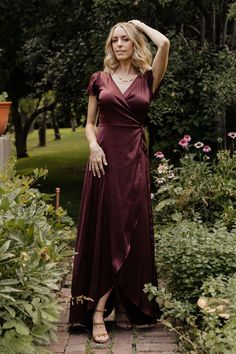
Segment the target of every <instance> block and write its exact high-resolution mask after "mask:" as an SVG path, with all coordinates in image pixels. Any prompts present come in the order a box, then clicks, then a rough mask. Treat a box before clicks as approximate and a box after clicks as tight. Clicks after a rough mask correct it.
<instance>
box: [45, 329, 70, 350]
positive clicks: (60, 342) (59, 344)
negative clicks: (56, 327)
mask: <svg viewBox="0 0 236 354" xmlns="http://www.w3.org/2000/svg"><path fill="white" fill-rule="evenodd" d="M68 339H69V333H68V332H61V333H60V335H59V334H57V341H56V342H52V343H51V345H50V346H49V347H48V350H50V351H52V352H53V353H64V349H65V347H66V345H67V342H68Z"/></svg>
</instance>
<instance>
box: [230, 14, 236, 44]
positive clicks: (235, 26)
mask: <svg viewBox="0 0 236 354" xmlns="http://www.w3.org/2000/svg"><path fill="white" fill-rule="evenodd" d="M231 44H232V49H234V48H235V47H236V20H234V24H233V34H232V43H231Z"/></svg>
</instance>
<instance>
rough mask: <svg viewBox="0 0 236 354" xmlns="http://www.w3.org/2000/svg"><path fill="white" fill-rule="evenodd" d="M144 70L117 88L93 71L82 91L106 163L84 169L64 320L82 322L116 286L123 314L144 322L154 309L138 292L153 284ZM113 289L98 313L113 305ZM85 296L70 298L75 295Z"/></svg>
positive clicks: (148, 78)
mask: <svg viewBox="0 0 236 354" xmlns="http://www.w3.org/2000/svg"><path fill="white" fill-rule="evenodd" d="M152 80H153V76H152V71H151V70H148V71H146V72H145V73H144V74H139V75H138V76H137V77H136V78H135V79H134V81H133V82H132V83H131V84H130V86H129V87H128V89H127V90H126V91H125V93H124V94H122V93H121V91H120V90H119V88H118V86H117V85H116V84H115V82H114V81H113V79H112V76H111V75H110V74H108V73H106V72H96V73H94V74H93V75H92V76H91V78H90V82H89V86H88V89H87V91H88V94H89V95H94V96H96V97H97V100H98V107H99V117H98V133H97V141H98V144H99V145H100V146H101V148H102V149H103V150H104V152H105V155H106V159H107V162H108V166H105V175H104V176H103V175H102V176H101V178H98V177H94V176H93V175H92V172H90V171H89V170H88V166H87V169H86V171H85V178H84V186H83V192H82V198H81V209H80V216H79V223H78V236H77V242H76V255H75V258H74V269H73V280H72V300H71V306H70V319H69V322H70V323H71V324H78V323H80V324H85V325H86V324H90V323H91V320H92V313H93V310H94V308H95V307H96V304H97V302H98V300H99V298H100V297H102V296H103V295H104V294H105V293H106V292H107V291H108V290H109V289H111V288H112V289H114V288H116V289H118V291H119V294H120V298H121V300H122V302H123V304H124V306H125V308H126V311H127V314H128V316H129V317H130V319H131V321H132V322H133V323H136V324H143V323H152V322H154V321H155V320H156V318H158V317H159V315H160V310H159V307H158V305H157V303H156V302H155V301H151V302H150V301H149V300H148V298H147V294H145V293H144V292H143V288H144V284H145V283H152V284H153V285H156V284H157V279H156V270H155V263H154V244H153V242H154V240H153V225H152V211H151V194H150V180H149V161H148V155H147V145H146V139H145V130H144V126H145V125H146V124H147V114H148V110H149V106H150V103H151V100H152V98H153V94H152ZM114 293H115V292H114V291H112V293H111V295H110V297H109V299H108V301H107V304H106V314H105V316H106V315H108V314H109V313H110V312H111V310H112V309H113V307H114ZM81 295H83V296H86V297H88V298H90V299H91V300H85V301H83V302H82V303H81V302H78V303H77V302H76V299H75V298H76V297H78V296H81Z"/></svg>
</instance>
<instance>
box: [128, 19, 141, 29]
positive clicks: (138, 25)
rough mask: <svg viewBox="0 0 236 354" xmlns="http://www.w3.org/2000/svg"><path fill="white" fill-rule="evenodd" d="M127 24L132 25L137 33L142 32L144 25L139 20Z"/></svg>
mask: <svg viewBox="0 0 236 354" xmlns="http://www.w3.org/2000/svg"><path fill="white" fill-rule="evenodd" d="M129 23H132V24H133V25H134V26H135V27H136V28H137V29H138V30H139V31H143V25H144V23H143V22H141V21H139V20H131V21H129Z"/></svg>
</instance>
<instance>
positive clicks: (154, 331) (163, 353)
mask: <svg viewBox="0 0 236 354" xmlns="http://www.w3.org/2000/svg"><path fill="white" fill-rule="evenodd" d="M69 296H70V289H69V288H62V289H61V296H60V298H59V299H60V301H61V303H62V305H63V307H64V311H63V312H62V314H61V319H60V321H59V323H58V332H57V337H58V341H57V342H55V343H52V344H51V345H50V347H49V348H48V349H49V350H50V351H51V352H53V353H55V354H62V353H63V354H135V353H139V354H145V353H152V354H155V353H156V354H174V353H177V352H178V346H177V344H176V337H175V336H174V334H172V333H170V332H169V331H168V330H167V329H165V328H164V326H163V325H162V324H161V323H158V324H157V325H156V326H155V327H152V328H148V329H140V328H139V329H136V328H134V329H132V330H119V329H117V328H116V327H115V325H114V320H113V316H112V315H111V316H109V318H107V320H106V326H107V329H108V331H109V336H110V340H109V342H108V343H106V344H96V343H94V342H93V340H92V339H91V334H90V333H88V332H86V330H85V329H76V331H75V330H74V331H73V333H70V332H69V331H68V310H69V309H68V307H69V306H68V298H69Z"/></svg>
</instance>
